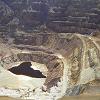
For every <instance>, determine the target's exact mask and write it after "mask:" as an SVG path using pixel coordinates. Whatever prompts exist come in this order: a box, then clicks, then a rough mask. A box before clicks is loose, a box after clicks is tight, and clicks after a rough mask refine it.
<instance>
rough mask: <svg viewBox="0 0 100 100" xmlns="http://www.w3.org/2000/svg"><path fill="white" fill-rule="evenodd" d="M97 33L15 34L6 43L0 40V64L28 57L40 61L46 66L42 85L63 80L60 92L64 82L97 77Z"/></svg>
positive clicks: (8, 64)
mask: <svg viewBox="0 0 100 100" xmlns="http://www.w3.org/2000/svg"><path fill="white" fill-rule="evenodd" d="M98 36H99V35H97V37H95V36H83V35H79V34H71V33H68V34H66V33H60V34H56V33H46V34H45V33H38V34H33V35H30V34H23V35H21V34H20V35H19V36H17V35H16V37H15V38H13V42H12V43H11V44H10V46H7V44H0V46H1V47H2V48H3V50H4V49H5V50H6V52H4V51H3V50H1V51H0V57H1V64H2V66H3V67H4V68H5V69H10V68H12V67H13V66H14V64H15V65H16V64H17V63H21V62H28V61H30V62H36V63H39V64H44V65H46V67H47V70H46V73H47V76H46V80H45V82H44V85H45V86H47V89H50V88H51V87H52V86H54V85H57V82H60V81H62V80H63V86H62V92H65V91H66V89H67V86H69V87H73V86H76V85H79V84H86V83H88V82H90V81H93V80H100V39H99V38H98ZM30 37H31V38H30ZM37 40H39V41H37ZM41 72H42V71H41ZM61 79H62V80H61Z"/></svg>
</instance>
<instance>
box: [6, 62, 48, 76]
mask: <svg viewBox="0 0 100 100" xmlns="http://www.w3.org/2000/svg"><path fill="white" fill-rule="evenodd" d="M31 66H32V64H31V62H23V63H21V64H20V65H19V66H15V67H12V68H10V69H8V70H9V71H10V72H12V73H14V74H17V75H26V76H30V77H35V78H46V76H44V75H43V74H42V72H40V71H39V70H34V69H33V68H31Z"/></svg>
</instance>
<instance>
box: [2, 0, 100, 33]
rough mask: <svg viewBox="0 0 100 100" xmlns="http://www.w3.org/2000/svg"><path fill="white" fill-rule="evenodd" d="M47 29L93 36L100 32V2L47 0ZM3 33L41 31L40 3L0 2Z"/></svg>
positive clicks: (39, 1) (28, 1)
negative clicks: (94, 32)
mask: <svg viewBox="0 0 100 100" xmlns="http://www.w3.org/2000/svg"><path fill="white" fill-rule="evenodd" d="M47 5H48V8H49V12H48V16H47V17H48V19H47V30H51V31H55V32H65V33H66V32H67V33H68V32H71V33H74V32H79V33H82V34H90V33H91V32H93V31H97V30H100V0H85V1H84V0H48V2H47ZM0 9H1V10H0V15H1V16H0V30H1V31H7V32H12V33H13V32H14V31H16V29H18V30H23V31H27V32H32V31H36V32H37V31H40V25H41V23H40V20H41V19H42V16H40V15H41V14H40V13H41V11H42V10H41V0H34V1H33V0H14V1H13V0H0Z"/></svg>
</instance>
